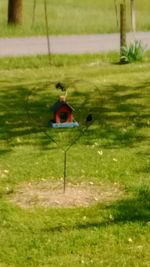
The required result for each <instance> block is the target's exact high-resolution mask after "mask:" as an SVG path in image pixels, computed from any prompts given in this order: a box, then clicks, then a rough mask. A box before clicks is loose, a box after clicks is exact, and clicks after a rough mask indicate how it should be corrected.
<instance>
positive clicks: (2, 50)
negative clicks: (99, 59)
mask: <svg viewBox="0 0 150 267" xmlns="http://www.w3.org/2000/svg"><path fill="white" fill-rule="evenodd" d="M135 39H138V40H141V41H142V42H143V44H144V45H146V48H147V49H150V32H138V33H136V34H135ZM133 40H134V36H133V34H132V33H128V34H127V42H128V43H129V42H131V41H133ZM119 44H120V37H119V34H118V33H114V34H96V35H95V34H92V35H70V36H50V50H51V53H52V54H84V53H98V52H107V51H119ZM47 51H48V48H47V38H46V37H45V36H42V37H25V38H0V57H4V56H21V55H22V56H24V55H38V54H47V53H48V52H47Z"/></svg>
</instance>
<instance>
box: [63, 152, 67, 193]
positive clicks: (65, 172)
mask: <svg viewBox="0 0 150 267" xmlns="http://www.w3.org/2000/svg"><path fill="white" fill-rule="evenodd" d="M66 176H67V151H64V193H65V192H66Z"/></svg>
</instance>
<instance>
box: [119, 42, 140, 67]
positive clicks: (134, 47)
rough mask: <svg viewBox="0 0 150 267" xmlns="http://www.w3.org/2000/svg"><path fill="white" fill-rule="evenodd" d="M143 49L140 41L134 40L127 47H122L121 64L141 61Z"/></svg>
mask: <svg viewBox="0 0 150 267" xmlns="http://www.w3.org/2000/svg"><path fill="white" fill-rule="evenodd" d="M144 52H145V47H144V46H143V44H142V42H141V41H138V40H136V41H135V42H133V43H131V44H130V45H129V46H124V47H122V49H121V58H120V59H121V62H124V63H132V62H135V61H142V60H143V57H144Z"/></svg>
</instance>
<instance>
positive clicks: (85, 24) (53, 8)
mask: <svg viewBox="0 0 150 267" xmlns="http://www.w3.org/2000/svg"><path fill="white" fill-rule="evenodd" d="M126 2H127V30H128V31H130V28H131V27H130V24H131V23H130V6H129V4H130V2H129V1H126ZM47 3H48V21H49V33H50V34H53V35H55V34H56V35H59V34H62V35H64V34H91V33H111V32H118V31H119V25H118V24H119V14H120V11H119V5H120V1H119V0H118V1H116V3H117V16H116V12H115V6H114V1H111V0H107V1H98V0H94V1H92V0H88V1H86V3H85V1H84V0H80V1H77V0H76V1H74V0H71V1H68V0H59V1H58V0H57V1H53V0H49V1H47ZM149 5H150V4H149V1H148V0H143V1H142V5H141V1H140V0H137V1H136V22H137V30H138V31H149V29H150V24H149V12H148V10H149ZM0 10H1V14H2V16H1V20H0V27H1V31H0V35H1V36H31V35H44V34H46V30H45V18H44V3H43V1H40V0H39V1H37V8H36V12H35V21H34V23H33V1H29V0H26V1H24V18H23V25H22V26H19V27H17V28H16V27H7V1H5V0H3V1H1V4H0Z"/></svg>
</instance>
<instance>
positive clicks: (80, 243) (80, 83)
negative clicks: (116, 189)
mask: <svg viewBox="0 0 150 267" xmlns="http://www.w3.org/2000/svg"><path fill="white" fill-rule="evenodd" d="M117 61H118V55H116V54H103V55H98V54H97V55H88V56H86V55H84V56H52V65H51V66H49V65H48V60H47V58H46V57H37V58H17V59H16V58H14V59H12V58H3V59H1V62H0V99H1V102H0V129H1V130H0V248H1V249H0V266H1V267H8V266H10V267H20V266H22V267H26V266H30V267H31V266H37V267H41V266H44V267H48V266H52V267H56V266H64V267H69V266H73V267H79V266H89V267H92V266H93V267H99V266H111V267H116V266H118V267H119V266H128V267H131V266H132V267H133V266H136V267H149V262H150V247H149V243H150V225H149V222H150V182H149V179H150V168H149V166H150V153H149V144H150V142H149V138H150V135H149V133H150V131H149V130H150V129H149V127H150V118H149V113H150V108H149V102H150V101H149V100H150V95H149V92H150V78H149V77H150V54H149V52H147V53H146V55H145V60H144V61H143V63H137V64H130V65H119V64H117ZM58 81H62V82H64V83H65V84H66V85H67V86H69V89H68V101H69V102H70V103H71V104H72V105H73V106H74V107H75V110H76V111H75V116H76V119H78V120H80V121H81V123H82V122H83V121H84V120H85V116H86V114H87V113H88V112H92V114H93V116H94V122H93V125H92V126H91V127H90V128H89V130H88V131H87V132H86V134H85V135H83V136H82V137H81V138H80V139H79V140H78V142H77V144H76V145H74V146H73V147H72V148H71V149H70V150H69V152H68V156H69V157H68V161H67V182H72V183H80V182H83V181H84V182H91V181H92V182H93V183H95V184H99V183H103V184H104V185H105V184H106V185H108V184H114V183H117V184H120V186H122V187H123V188H125V192H126V194H125V195H124V196H123V197H122V199H120V200H118V201H115V202H113V203H103V204H97V205H94V206H90V207H88V208H72V209H69V208H68V209H67V208H64V209H63V208H62V209H60V208H53V209H52V208H47V209H42V208H35V209H27V210H24V209H21V208H19V207H17V206H16V205H15V204H12V203H10V202H9V201H8V193H11V192H10V191H8V190H7V188H11V189H12V191H13V190H14V191H15V190H16V187H17V185H19V184H21V183H24V182H32V181H35V182H36V181H41V179H42V178H44V179H46V180H52V181H56V180H60V179H61V177H62V176H63V152H62V151H61V150H60V149H58V148H57V146H56V145H55V144H54V143H53V142H52V141H51V139H49V138H48V137H47V136H46V135H45V134H44V133H43V128H42V127H45V126H46V125H47V120H48V117H49V110H50V109H49V107H50V106H51V104H52V103H53V101H55V99H56V98H57V95H58V94H59V93H58V91H56V89H55V83H56V82H58ZM27 99H28V101H27ZM79 107H80V109H79ZM44 129H45V128H44ZM46 129H47V133H48V134H49V135H50V136H51V137H53V138H56V139H55V140H57V143H58V145H59V147H60V146H61V147H63V148H64V147H66V146H67V145H68V139H66V137H67V136H68V134H69V135H70V137H71V138H75V136H76V135H77V134H78V130H79V129H78V130H73V131H72V132H71V133H68V131H63V132H62V131H61V133H60V134H59V132H58V131H57V132H56V131H52V130H51V129H49V128H47V127H46ZM64 137H65V138H64ZM69 142H70V141H69ZM98 151H102V153H100V154H99V153H98ZM9 197H11V194H10V195H9Z"/></svg>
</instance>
